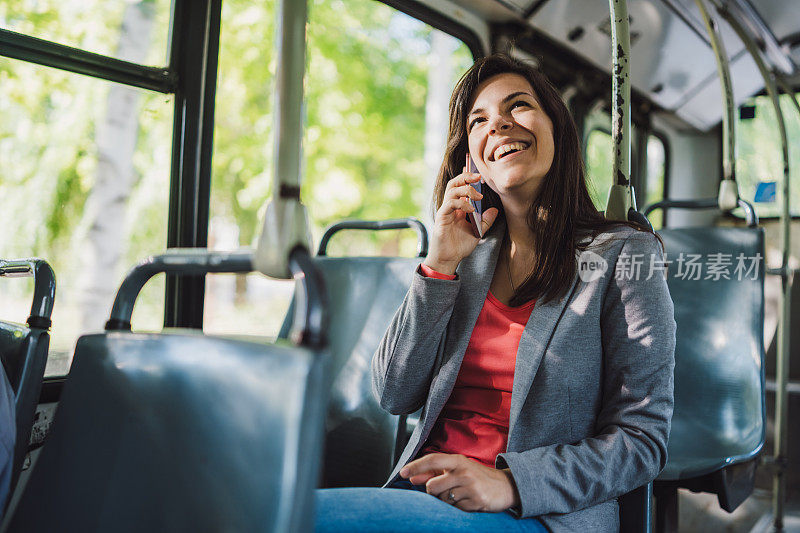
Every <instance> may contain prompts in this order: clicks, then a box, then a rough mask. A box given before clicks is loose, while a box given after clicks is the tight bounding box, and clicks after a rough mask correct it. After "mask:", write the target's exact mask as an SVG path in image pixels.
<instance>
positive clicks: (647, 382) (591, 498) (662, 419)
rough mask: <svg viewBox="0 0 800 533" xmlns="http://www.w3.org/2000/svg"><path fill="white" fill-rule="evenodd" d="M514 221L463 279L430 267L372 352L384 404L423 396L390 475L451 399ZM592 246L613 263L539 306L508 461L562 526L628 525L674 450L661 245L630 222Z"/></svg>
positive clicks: (409, 408) (467, 266)
mask: <svg viewBox="0 0 800 533" xmlns="http://www.w3.org/2000/svg"><path fill="white" fill-rule="evenodd" d="M504 231H505V224H504V222H503V221H502V220H498V221H497V222H496V223H495V225H494V226H493V227H492V229H491V230H490V232H489V233H488V234H487V236H486V237H485V238H484V239H483V240H482V241H481V242H480V243H479V244H478V246H477V248H476V249H475V251H473V253H472V254H471V255H470V256H469V257H467V258H465V259H464V260H463V261H462V262H461V264H460V265H459V266H458V269H457V274H458V276H457V278H456V279H455V280H452V281H450V280H440V279H433V278H427V277H424V276H422V275H421V274H420V273H419V272H417V273H416V274H415V275H414V279H413V281H412V284H411V287H410V289H409V291H408V294H407V295H406V297H405V300H404V301H403V304H402V305H401V307H400V309H399V310H398V311H397V313H396V314H395V316H394V318H393V320H392V323H391V324H390V326H389V328H388V330H387V331H386V333H385V335H384V337H383V340H382V341H381V344H380V346H379V347H378V350H377V352H376V353H375V355H374V357H373V360H372V379H373V390H374V393H375V394H376V396H377V398H378V399H379V401H380V404H381V406H382V407H383V408H384V409H386V410H387V411H389V412H390V413H394V414H407V413H412V412H414V411H416V410H417V409H419V408H420V407H424V409H423V411H422V414H421V417H420V421H419V424H418V425H417V427H416V429H415V430H414V432H413V434H412V435H411V439H410V441H409V442H408V445H407V446H406V448H405V450H404V451H403V453H402V455H401V457H400V460H399V461H398V463H397V465H396V466H395V468H394V471H393V472H392V474H391V476H390V478H389V480H388V481H387V483H386V484H387V485H388V484H389V483H391V482H392V481H394V479H395V478H396V477H397V475H398V472H399V470H400V468H401V467H402V466H404V465H405V464H406V463H408V462H409V460H411V459H412V458H414V457H415V456H416V454H417V453H418V452H419V450H420V449H421V448H422V446H423V444H424V443H425V440H426V439H427V438H428V435H429V434H430V431H431V429H432V428H433V425H434V423H435V422H436V419H437V418H438V416H439V413H440V412H441V410H442V408H443V406H444V404H445V402H446V401H447V399H448V398H449V397H450V393H451V392H452V390H453V386H454V384H455V382H456V378H457V376H458V371H459V368H460V367H461V362H462V360H463V358H464V352H465V351H466V348H467V344H468V343H469V339H470V336H471V334H472V329H473V327H474V325H475V321H476V320H477V318H478V314H479V313H480V311H481V308H482V306H483V303H484V300H485V299H486V294H487V292H488V290H489V285H490V283H491V279H492V274H493V273H494V270H495V265H496V264H497V257H498V254H499V250H500V245H501V243H502V236H503V232H504ZM590 249H591V250H592V251H593V252H594V253H596V254H598V255H599V256H600V257H602V258H603V260H604V261H605V262H606V264H607V267H608V270H607V271H606V272H605V274H604V275H602V276H600V277H599V278H597V279H594V280H589V281H583V280H582V279H581V278H582V276H578V275H576V276H575V278H574V279H573V282H572V285H571V288H570V290H569V291H568V292H567V294H566V296H564V297H563V298H562V299H561V300H559V301H550V302H547V303H542V304H539V303H537V304H536V305H535V306H534V309H533V312H532V313H531V317H530V319H529V321H528V323H527V325H526V326H525V330H524V331H523V334H522V339H521V340H520V344H519V350H518V352H517V359H516V367H515V369H514V385H513V390H512V394H511V408H510V416H509V430H508V447H507V450H506V452H505V453H501V454H499V455H498V456H497V458H496V460H495V466H496V467H497V468H510V470H511V474H512V476H513V478H514V481H515V483H516V485H517V489H518V491H519V495H520V500H521V509H520V512H519V515H520V516H521V517H522V518H527V517H534V516H536V517H539V518H540V520H541V521H542V522H543V523H544V524H545V525H546V526H547V527H548V528H549V529H550V530H551V531H554V532H558V531H590V530H591V531H617V530H619V511H618V504H617V500H616V498H617V497H618V496H620V495H622V494H624V493H626V492H629V491H631V490H633V489H635V488H636V487H639V486H641V485H644V484H646V483H647V482H649V481H651V480H652V479H654V478H655V477H656V476H657V475H658V473H659V472H660V471H661V469H662V468H663V467H664V465H665V463H666V460H667V438H668V436H669V429H670V420H671V418H672V407H673V368H674V364H675V358H674V352H675V319H674V315H673V306H672V300H671V298H670V295H669V292H668V289H667V284H666V281H665V278H664V275H663V271H658V270H656V271H655V273H653V274H652V275H651V276H650V279H646V278H647V277H648V274H650V273H651V272H650V266H649V265H650V257H651V255H652V256H655V257H656V258H657V259H658V260H661V258H662V254H661V248H660V245H659V243H658V241H657V240H656V238H655V237H654V236H652V235H650V234H647V233H644V232H638V231H635V230H633V229H631V228H628V227H620V228H617V229H613V230H611V231H609V232H607V233H603V234H601V235H599V236H598V237H597V238H596V239H595V240H594V241H593V243H592V245H591V248H590ZM639 254H640V255H641V256H642V257H640V259H644V261H643V266H642V267H641V275H640V276H638V277H637V276H631V269H630V268H627V265H631V264H634V263H636V262H637V259H636V258H635V257H636V256H637V255H639ZM584 257H585V256H584ZM620 257H623V258H625V259H623V260H619V258H620ZM595 259H597V258H595ZM601 262H602V261H601Z"/></svg>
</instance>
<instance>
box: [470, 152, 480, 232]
mask: <svg viewBox="0 0 800 533" xmlns="http://www.w3.org/2000/svg"><path fill="white" fill-rule="evenodd" d="M467 172H472V173H473V174H477V173H478V167H476V166H475V161H473V160H472V156H470V155H469V152H467ZM481 181H483V178H481ZM481 181H477V182H475V183H470V185H472V187H473V188H474V189H475V190H476V191H478V192H479V193H481V194H483V192H482V188H483V187H481ZM469 203H470V205H471V206H472V207H474V208H475V211H473V212H472V213H467V220H469V222H470V224H471V225H472V233H473V234H474V235H475V236H476V237H478V238H479V239H480V238H483V224H481V218H482V216H483V202H482V200H477V201H476V200H473V199H472V198H469Z"/></svg>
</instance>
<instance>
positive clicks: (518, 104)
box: [511, 100, 531, 109]
mask: <svg viewBox="0 0 800 533" xmlns="http://www.w3.org/2000/svg"><path fill="white" fill-rule="evenodd" d="M519 106H524V107H530V106H531V105H530V104H529V103H528V102H525V101H523V100H518V101H516V102H514V103H513V104H511V109H514V108H516V107H519Z"/></svg>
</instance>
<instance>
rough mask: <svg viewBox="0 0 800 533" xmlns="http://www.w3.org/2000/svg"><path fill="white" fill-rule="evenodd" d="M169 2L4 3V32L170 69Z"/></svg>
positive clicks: (0, 12) (0, 11) (0, 20)
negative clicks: (168, 63) (12, 32)
mask: <svg viewBox="0 0 800 533" xmlns="http://www.w3.org/2000/svg"><path fill="white" fill-rule="evenodd" d="M170 5H171V0H133V1H126V0H37V1H36V2H30V1H24V0H4V1H3V2H2V3H0V27H2V28H3V29H6V30H11V31H14V32H17V33H23V34H25V35H29V36H31V37H36V38H39V39H45V40H48V41H53V42H56V43H59V44H64V45H67V46H71V47H73V48H80V49H82V50H86V51H89V52H94V53H97V54H103V55H107V56H111V57H116V58H118V59H123V60H125V61H130V62H133V63H139V64H143V65H150V66H163V65H166V64H167V40H168V38H169V20H170V11H171V6H170Z"/></svg>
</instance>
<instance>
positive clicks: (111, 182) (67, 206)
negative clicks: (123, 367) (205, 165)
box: [0, 58, 173, 375]
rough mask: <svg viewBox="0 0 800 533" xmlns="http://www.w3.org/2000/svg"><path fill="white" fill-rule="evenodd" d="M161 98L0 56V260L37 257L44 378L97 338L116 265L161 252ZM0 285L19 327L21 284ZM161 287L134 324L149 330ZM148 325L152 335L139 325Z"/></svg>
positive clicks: (25, 291)
mask: <svg viewBox="0 0 800 533" xmlns="http://www.w3.org/2000/svg"><path fill="white" fill-rule="evenodd" d="M172 109H173V101H172V97H171V96H165V95H162V94H156V93H150V92H148V91H144V90H140V89H134V88H130V87H123V86H120V85H117V84H113V83H110V82H105V81H102V80H98V79H94V78H90V77H87V76H80V75H77V74H70V73H67V72H63V71H60V70H56V69H51V68H48V67H42V66H38V65H33V64H30V63H25V62H22V61H16V60H11V59H5V58H0V115H2V117H3V120H2V121H0V160H1V161H3V162H4V165H3V176H2V179H0V198H2V199H3V231H2V232H0V258H19V257H29V256H39V257H44V258H47V261H48V262H49V263H50V264H51V265H52V266H53V268H54V270H55V272H56V277H57V281H58V290H57V292H56V302H55V307H54V313H53V327H52V332H51V334H52V338H51V341H50V356H49V360H48V367H47V372H46V374H47V375H63V374H64V373H66V371H67V370H68V368H69V364H70V358H71V354H72V351H73V348H74V345H75V341H76V339H77V338H78V336H79V335H81V334H83V333H86V332H91V331H101V330H102V329H103V326H104V324H105V321H106V320H107V319H108V315H109V312H110V310H111V302H112V301H113V298H114V294H115V291H116V289H117V287H118V286H119V283H120V281H121V280H122V278H123V276H124V274H125V272H126V270H127V269H128V268H129V267H130V266H131V265H133V264H135V263H137V262H138V261H139V260H140V259H141V258H142V257H145V256H147V255H149V254H152V253H154V252H157V251H160V250H163V249H164V246H165V243H166V220H167V197H168V194H169V168H170V149H171V145H170V142H169V139H170V137H171V131H172ZM20 281H21V283H7V284H4V285H3V287H4V288H3V298H2V299H0V300H2V301H1V302H0V313H2V314H0V316H2V317H3V318H4V319H10V320H15V321H17V322H24V321H25V319H26V317H27V313H28V311H29V309H30V305H31V300H30V298H31V294H32V292H31V290H32V286H31V284H30V282H28V283H25V282H24V280H20ZM163 302H164V292H163V285H162V288H161V290H160V292H159V289H158V287H157V284H151V286H148V287H147V288H146V290H145V294H143V299H142V300H141V302H140V304H138V307H140V309H138V310H137V324H135V325H134V328H136V327H137V325H138V327H140V328H145V327H151V326H155V329H159V328H160V326H161V324H162V323H163V306H164V303H163ZM151 329H153V328H151Z"/></svg>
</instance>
